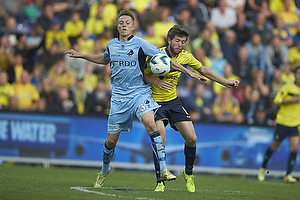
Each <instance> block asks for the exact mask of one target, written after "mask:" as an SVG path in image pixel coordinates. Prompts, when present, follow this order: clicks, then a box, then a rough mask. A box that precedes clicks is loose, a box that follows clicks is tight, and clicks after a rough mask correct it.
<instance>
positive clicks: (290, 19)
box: [278, 0, 300, 36]
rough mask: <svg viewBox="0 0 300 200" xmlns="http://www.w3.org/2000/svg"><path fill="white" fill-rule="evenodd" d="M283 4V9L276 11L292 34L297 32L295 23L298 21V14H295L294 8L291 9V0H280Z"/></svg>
mask: <svg viewBox="0 0 300 200" xmlns="http://www.w3.org/2000/svg"><path fill="white" fill-rule="evenodd" d="M282 2H283V5H284V11H283V12H280V13H278V16H280V17H281V18H282V20H283V22H284V27H285V28H286V29H288V30H289V32H290V33H291V35H292V36H295V35H296V34H297V25H298V23H299V22H300V20H299V16H298V15H297V14H296V11H295V10H291V9H290V7H291V6H292V4H291V3H292V1H291V0H282Z"/></svg>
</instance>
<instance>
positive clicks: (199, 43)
mask: <svg viewBox="0 0 300 200" xmlns="http://www.w3.org/2000/svg"><path fill="white" fill-rule="evenodd" d="M212 47H218V48H219V47H220V43H219V41H216V40H214V39H213V38H212V37H211V32H210V31H209V29H208V28H206V29H204V30H203V32H202V34H201V36H199V37H198V38H196V39H194V40H193V41H192V49H193V51H196V50H197V49H200V48H201V49H203V50H204V52H205V55H207V56H209V55H210V52H211V49H212Z"/></svg>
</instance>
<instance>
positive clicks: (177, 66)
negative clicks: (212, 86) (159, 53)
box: [171, 59, 207, 82]
mask: <svg viewBox="0 0 300 200" xmlns="http://www.w3.org/2000/svg"><path fill="white" fill-rule="evenodd" d="M171 63H172V69H173V70H176V71H180V72H182V73H184V74H186V75H188V76H189V77H191V78H193V79H195V80H198V81H199V80H200V81H203V82H206V81H207V80H206V79H205V78H203V77H202V76H200V74H196V73H194V72H192V71H190V70H188V69H186V68H185V67H183V66H182V65H180V64H179V63H177V62H176V61H175V60H173V59H171Z"/></svg>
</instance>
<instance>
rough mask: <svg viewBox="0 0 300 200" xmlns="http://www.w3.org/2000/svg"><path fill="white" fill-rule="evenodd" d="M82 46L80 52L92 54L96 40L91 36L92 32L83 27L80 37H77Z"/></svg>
mask: <svg viewBox="0 0 300 200" xmlns="http://www.w3.org/2000/svg"><path fill="white" fill-rule="evenodd" d="M76 43H78V45H79V47H80V52H82V53H86V54H91V53H93V52H94V40H93V39H91V38H90V34H89V32H88V31H87V30H86V29H83V30H82V32H81V35H80V37H79V38H78V39H77V41H76Z"/></svg>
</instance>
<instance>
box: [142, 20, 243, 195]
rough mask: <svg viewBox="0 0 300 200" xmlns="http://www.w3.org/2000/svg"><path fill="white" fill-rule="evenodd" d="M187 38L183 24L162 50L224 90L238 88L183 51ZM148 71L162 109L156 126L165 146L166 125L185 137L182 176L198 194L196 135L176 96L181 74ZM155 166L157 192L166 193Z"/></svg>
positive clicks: (147, 75) (172, 30)
mask: <svg viewBox="0 0 300 200" xmlns="http://www.w3.org/2000/svg"><path fill="white" fill-rule="evenodd" d="M188 37H189V32H188V31H187V30H186V29H185V28H183V27H182V26H180V25H174V26H173V27H172V28H171V29H170V30H169V31H168V34H167V41H168V46H167V47H162V48H161V50H163V51H164V52H165V53H166V54H167V55H168V56H169V57H170V58H172V59H174V60H175V61H177V62H178V63H179V64H181V65H182V66H184V67H187V66H189V67H191V68H193V69H194V70H196V71H198V72H199V73H200V74H201V75H203V76H205V77H206V78H208V79H211V80H213V81H216V82H218V83H220V84H222V85H224V86H225V87H229V88H237V87H238V85H239V81H238V80H225V79H224V78H222V77H220V76H218V75H217V74H216V73H214V72H213V71H212V70H211V69H209V68H207V67H204V66H202V64H201V63H200V62H199V61H198V60H197V59H196V58H195V57H194V56H193V55H192V54H191V53H189V52H187V51H186V50H184V47H185V44H186V42H187V40H188ZM148 59H149V58H148ZM149 68H150V67H146V69H145V76H144V79H145V81H146V82H148V83H150V84H151V87H152V97H153V99H154V100H155V101H156V102H157V103H158V104H159V105H160V106H161V107H160V108H159V109H158V110H157V112H156V115H155V121H156V125H157V127H158V130H159V133H160V134H161V137H162V138H163V142H164V145H165V144H166V130H165V126H166V125H167V124H168V123H170V125H171V127H172V128H173V129H175V130H176V131H179V132H180V134H181V135H182V137H183V138H184V140H185V147H184V154H185V169H184V170H183V171H182V175H183V177H184V179H185V180H186V188H187V190H188V191H189V192H195V184H194V176H193V175H192V173H193V165H194V160H195V157H196V143H197V136H196V133H195V130H194V126H193V124H192V121H191V118H190V116H189V114H188V113H187V111H186V110H185V109H184V107H183V106H182V103H181V101H180V100H179V98H178V97H177V95H176V85H177V82H178V79H179V77H180V74H181V72H179V71H174V70H171V71H170V72H169V73H168V74H167V75H165V76H159V77H158V76H156V75H154V74H153V73H152V72H151V70H150V69H149ZM154 164H155V169H156V177H157V185H156V188H155V190H154V191H157V192H163V191H164V189H165V183H164V180H162V179H161V178H160V171H159V168H158V161H157V160H156V159H155V158H154Z"/></svg>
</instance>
